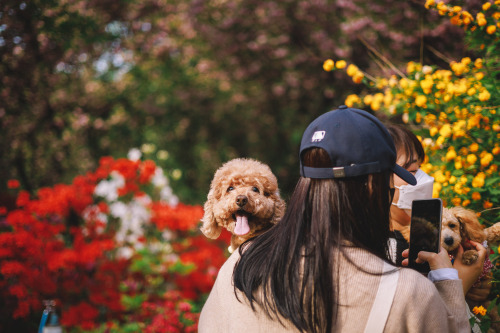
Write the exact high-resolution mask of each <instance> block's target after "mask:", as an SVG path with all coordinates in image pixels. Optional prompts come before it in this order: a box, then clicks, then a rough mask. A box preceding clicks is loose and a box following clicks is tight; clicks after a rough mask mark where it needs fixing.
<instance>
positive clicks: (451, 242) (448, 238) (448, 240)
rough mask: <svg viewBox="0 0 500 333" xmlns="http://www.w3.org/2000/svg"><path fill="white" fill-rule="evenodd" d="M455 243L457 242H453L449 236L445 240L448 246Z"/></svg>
mask: <svg viewBox="0 0 500 333" xmlns="http://www.w3.org/2000/svg"><path fill="white" fill-rule="evenodd" d="M454 242H455V240H453V237H449V236H448V237H445V238H444V243H445V244H446V245H453V243H454Z"/></svg>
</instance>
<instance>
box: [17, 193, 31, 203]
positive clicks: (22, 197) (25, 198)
mask: <svg viewBox="0 0 500 333" xmlns="http://www.w3.org/2000/svg"><path fill="white" fill-rule="evenodd" d="M29 200H30V194H29V193H28V191H21V192H19V194H18V195H17V200H16V205H17V206H18V207H23V206H25V205H26V204H27V203H28V202H29Z"/></svg>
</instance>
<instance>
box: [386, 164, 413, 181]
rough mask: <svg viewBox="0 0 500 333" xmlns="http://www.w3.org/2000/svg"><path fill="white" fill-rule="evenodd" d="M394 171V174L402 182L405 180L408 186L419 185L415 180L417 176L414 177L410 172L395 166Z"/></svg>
mask: <svg viewBox="0 0 500 333" xmlns="http://www.w3.org/2000/svg"><path fill="white" fill-rule="evenodd" d="M392 171H394V173H395V174H396V175H398V176H399V178H401V179H402V180H404V181H405V182H407V183H408V184H410V185H417V180H416V179H415V176H414V175H412V174H411V173H410V172H408V170H406V169H405V168H403V167H401V166H399V165H397V164H395V165H394V166H393V167H392Z"/></svg>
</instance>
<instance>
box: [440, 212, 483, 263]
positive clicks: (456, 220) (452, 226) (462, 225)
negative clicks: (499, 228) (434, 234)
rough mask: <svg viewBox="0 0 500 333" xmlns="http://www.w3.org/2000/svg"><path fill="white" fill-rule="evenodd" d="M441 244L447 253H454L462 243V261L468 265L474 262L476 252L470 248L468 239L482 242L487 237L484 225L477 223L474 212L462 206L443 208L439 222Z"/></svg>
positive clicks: (476, 255) (476, 256)
mask: <svg viewBox="0 0 500 333" xmlns="http://www.w3.org/2000/svg"><path fill="white" fill-rule="evenodd" d="M441 224H442V226H441V244H442V245H443V247H444V249H445V250H446V251H448V253H454V252H455V250H456V249H457V248H458V245H459V244H462V246H463V248H464V250H465V252H464V254H463V257H462V262H463V263H464V264H466V265H470V264H472V263H474V262H476V260H477V258H478V253H477V251H476V250H475V249H470V246H469V245H468V244H467V241H468V240H473V241H475V242H478V243H483V242H484V241H485V240H486V239H487V233H486V230H485V229H484V226H483V225H482V224H481V223H479V220H478V218H477V215H476V213H475V212H473V211H471V210H469V209H465V208H464V207H460V206H457V207H452V208H443V219H442V222H441Z"/></svg>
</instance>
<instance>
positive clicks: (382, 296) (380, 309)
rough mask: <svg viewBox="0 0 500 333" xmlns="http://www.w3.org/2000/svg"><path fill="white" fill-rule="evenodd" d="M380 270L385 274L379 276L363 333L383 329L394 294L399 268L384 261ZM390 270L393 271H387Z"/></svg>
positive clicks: (378, 331) (376, 332)
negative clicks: (375, 294)
mask: <svg viewBox="0 0 500 333" xmlns="http://www.w3.org/2000/svg"><path fill="white" fill-rule="evenodd" d="M382 271H383V273H386V274H383V275H382V276H381V277H380V283H379V285H378V291H377V296H375V301H374V302H373V305H372V309H371V311H370V315H369V316H368V321H367V322H366V327H365V333H381V332H383V331H384V328H385V323H386V322H387V317H389V312H390V310H391V306H392V302H393V300H394V295H395V294H396V287H397V286H398V279H399V270H398V269H396V267H394V266H392V265H389V264H388V263H386V262H385V261H384V267H383V269H382ZM390 271H393V272H392V273H387V272H390Z"/></svg>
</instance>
